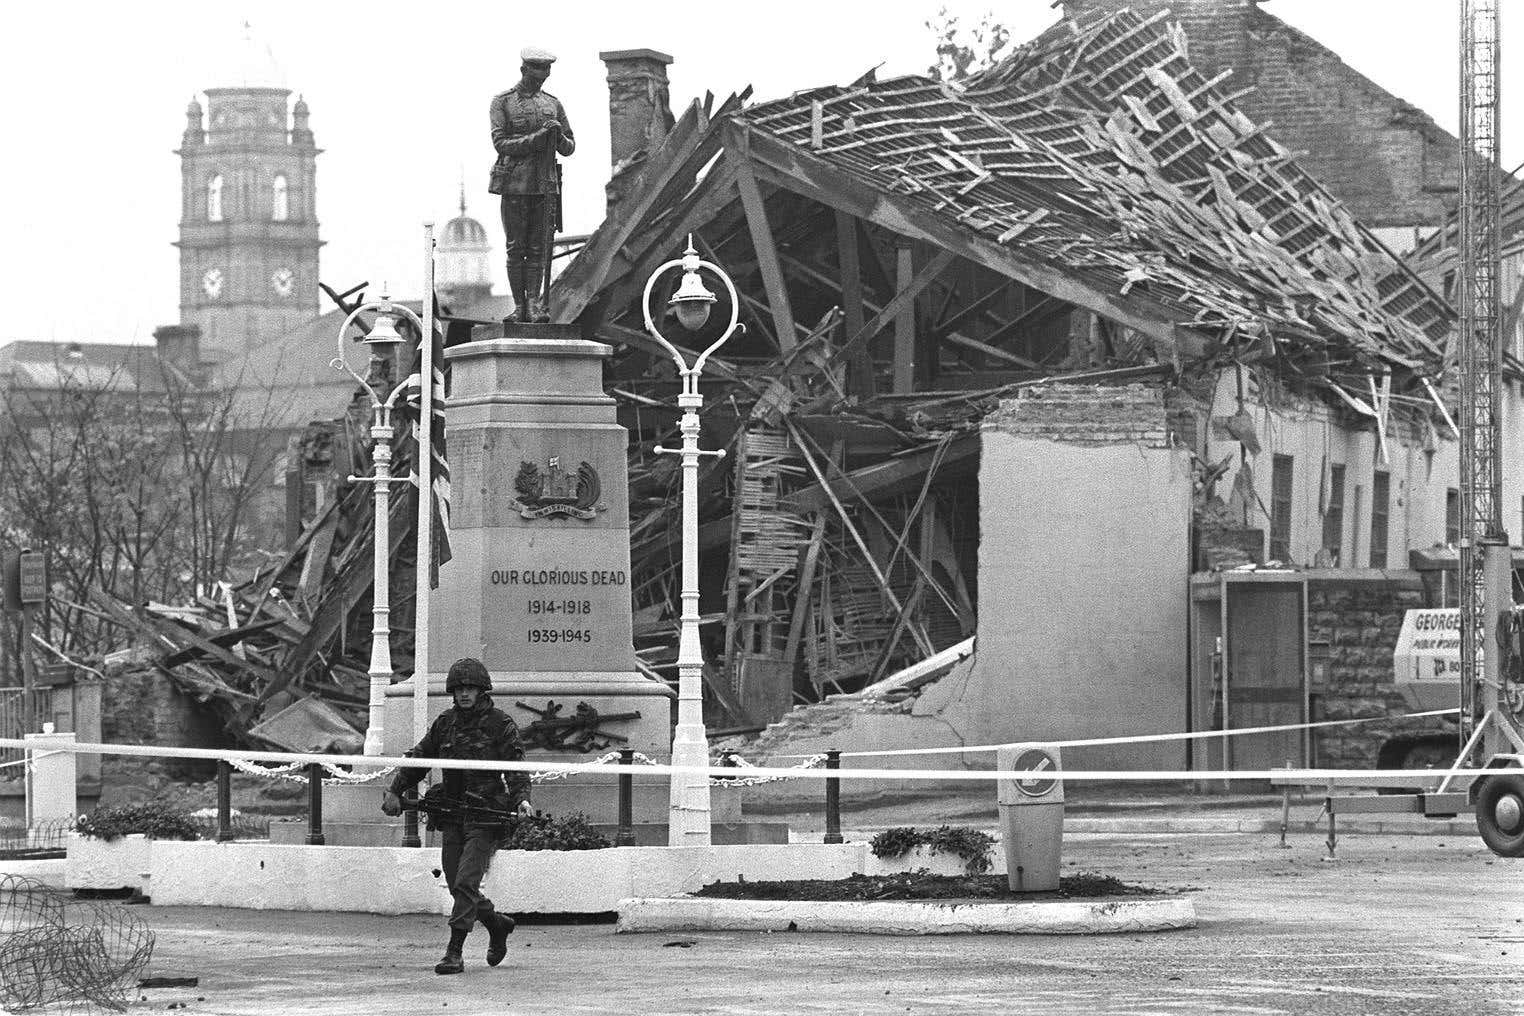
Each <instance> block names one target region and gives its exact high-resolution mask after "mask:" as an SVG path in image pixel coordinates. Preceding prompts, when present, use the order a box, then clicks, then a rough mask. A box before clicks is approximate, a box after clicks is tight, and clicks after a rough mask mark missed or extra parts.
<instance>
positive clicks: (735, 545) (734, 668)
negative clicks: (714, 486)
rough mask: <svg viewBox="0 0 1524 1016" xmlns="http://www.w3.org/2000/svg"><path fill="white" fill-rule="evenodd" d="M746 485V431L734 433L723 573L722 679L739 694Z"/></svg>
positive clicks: (741, 430)
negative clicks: (738, 640)
mask: <svg viewBox="0 0 1524 1016" xmlns="http://www.w3.org/2000/svg"><path fill="white" fill-rule="evenodd" d="M745 484H746V428H745V427H742V428H741V429H740V430H738V431H737V432H736V447H735V487H734V488H733V489H734V490H735V497H734V498H733V499H732V501H731V510H730V561H729V564H728V566H727V570H726V572H725V666H724V669H723V671H722V672H721V675H720V676H721V679H722V680H723V681H725V682H727V683H728V684H729V685H730V686H731V688H733V689H735V691H736V692H737V694H739V693H740V692H741V659H740V658H741V650H740V647H739V646H737V645H736V629H737V626H738V622H737V619H736V607H737V606H738V605H739V604H740V596H741V589H740V586H741V499H742V491H743V489H744V487H745Z"/></svg>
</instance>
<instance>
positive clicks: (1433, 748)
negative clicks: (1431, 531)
mask: <svg viewBox="0 0 1524 1016" xmlns="http://www.w3.org/2000/svg"><path fill="white" fill-rule="evenodd" d="M1460 620H1461V619H1460V609H1459V608H1457V607H1448V608H1430V609H1425V610H1410V611H1408V612H1407V614H1406V615H1405V616H1404V618H1403V622H1402V631H1401V633H1400V634H1399V635H1398V636H1397V645H1396V648H1395V649H1394V650H1393V651H1392V665H1393V672H1394V674H1393V676H1394V680H1395V682H1396V685H1397V689H1398V691H1400V692H1401V693H1402V696H1403V699H1404V700H1405V701H1406V702H1407V704H1408V707H1409V708H1410V709H1412V710H1413V711H1415V712H1425V711H1429V710H1435V709H1450V708H1455V707H1456V706H1458V705H1459V704H1460V675H1461V661H1460ZM1502 621H1503V633H1502V635H1501V636H1500V637H1499V638H1491V639H1488V640H1487V641H1486V647H1485V649H1484V650H1483V652H1488V651H1498V650H1499V648H1500V647H1501V649H1502V651H1503V654H1504V655H1503V659H1502V666H1501V671H1502V676H1501V687H1498V688H1497V689H1496V691H1497V695H1496V697H1495V699H1496V706H1495V715H1494V714H1489V718H1491V719H1492V720H1493V722H1494V723H1496V724H1497V725H1498V727H1499V729H1501V730H1503V731H1504V732H1505V733H1506V734H1507V737H1508V739H1509V740H1510V741H1511V742H1512V744H1513V748H1514V751H1515V752H1518V753H1519V754H1515V755H1511V756H1509V755H1502V754H1500V755H1497V756H1495V757H1494V758H1493V759H1492V760H1491V761H1490V762H1488V763H1484V764H1485V766H1486V767H1487V768H1493V767H1498V768H1500V769H1503V770H1504V771H1503V772H1501V773H1499V775H1497V776H1490V775H1489V776H1484V777H1478V778H1476V779H1475V780H1474V781H1470V780H1463V779H1457V780H1455V781H1451V780H1449V779H1446V780H1445V781H1444V782H1443V783H1441V784H1440V785H1439V786H1438V787H1437V788H1435V790H1436V792H1434V793H1428V794H1426V793H1420V794H1418V795H1416V798H1415V802H1416V807H1415V808H1414V810H1417V811H1422V812H1423V813H1425V814H1442V813H1443V812H1444V811H1445V810H1446V809H1447V805H1446V804H1444V803H1443V802H1444V800H1445V799H1449V800H1451V801H1454V802H1457V803H1459V802H1460V801H1464V803H1465V804H1468V805H1470V806H1471V807H1472V808H1474V810H1475V811H1476V820H1477V829H1478V831H1479V832H1480V833H1481V836H1482V840H1483V841H1484V842H1485V843H1486V844H1487V846H1488V847H1490V848H1491V849H1492V851H1493V852H1494V853H1496V854H1499V855H1501V856H1503V857H1524V774H1521V773H1520V772H1519V771H1518V765H1519V762H1518V759H1519V758H1520V756H1521V755H1524V747H1521V744H1520V736H1519V731H1520V729H1521V725H1520V723H1519V718H1520V717H1521V716H1524V608H1519V607H1515V608H1514V609H1513V610H1511V611H1510V612H1508V613H1506V614H1505V615H1503V618H1502ZM1481 664H1482V660H1481V659H1480V658H1479V659H1478V660H1477V666H1478V670H1480V669H1481ZM1486 722H1487V720H1486V719H1484V720H1483V725H1485V723H1486ZM1478 733H1480V731H1478ZM1474 740H1475V738H1473V741H1474ZM1471 748H1472V743H1470V742H1468V743H1467V744H1466V745H1464V746H1462V745H1461V744H1460V739H1459V737H1458V733H1456V734H1449V735H1443V734H1436V735H1423V734H1420V735H1408V736H1399V737H1394V738H1392V739H1391V740H1390V741H1389V742H1388V743H1387V744H1386V745H1383V746H1382V752H1381V757H1380V759H1379V761H1378V767H1379V768H1382V769H1390V768H1424V767H1426V766H1430V765H1432V766H1433V767H1434V768H1436V769H1438V768H1445V769H1448V768H1450V767H1451V766H1453V765H1455V763H1456V759H1457V757H1458V756H1460V755H1462V754H1466V753H1469V752H1470V750H1471ZM1389 749H1390V750H1389ZM1463 787H1464V789H1465V791H1466V793H1465V794H1464V797H1462V795H1460V794H1458V793H1456V791H1459V790H1461V789H1462V788H1463ZM1447 789H1448V790H1450V793H1449V794H1446V793H1445V791H1446V790H1447ZM1346 810H1347V809H1346ZM1330 836H1331V834H1330Z"/></svg>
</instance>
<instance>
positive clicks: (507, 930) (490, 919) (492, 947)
mask: <svg viewBox="0 0 1524 1016" xmlns="http://www.w3.org/2000/svg"><path fill="white" fill-rule="evenodd" d="M481 922H482V926H483V927H485V928H486V929H487V936H488V937H487V966H489V967H495V966H497V965H498V964H499V963H501V962H503V957H504V956H507V955H508V936H509V935H511V934H513V918H511V917H509V916H508V915H507V914H499V913H497V912H495V911H494V912H493V913H490V914H483V915H482V917H481Z"/></svg>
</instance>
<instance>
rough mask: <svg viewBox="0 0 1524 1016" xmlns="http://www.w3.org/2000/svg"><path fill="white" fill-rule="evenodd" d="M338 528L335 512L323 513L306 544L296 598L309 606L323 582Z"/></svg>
mask: <svg viewBox="0 0 1524 1016" xmlns="http://www.w3.org/2000/svg"><path fill="white" fill-rule="evenodd" d="M329 500H330V501H333V500H336V499H335V498H330V499H329ZM338 528H339V515H338V513H337V512H330V513H328V514H326V515H324V516H323V524H322V525H321V526H319V527H318V529H317V531H316V532H315V533H313V535H312V539H311V540H310V541H309V542H308V544H307V558H306V560H305V561H303V562H302V577H301V578H300V579H298V580H297V583H296V598H297V599H298V600H300V601H301V602H302V603H304V604H306V605H308V606H309V607H310V606H311V605H312V604H313V603H314V602H316V600H317V599H318V590H319V587H320V586H322V584H323V574H324V572H325V571H326V570H327V568H328V557H329V554H330V552H331V551H332V550H333V538H334V534H335V533H336V532H337V531H338Z"/></svg>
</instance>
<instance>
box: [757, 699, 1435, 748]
mask: <svg viewBox="0 0 1524 1016" xmlns="http://www.w3.org/2000/svg"><path fill="white" fill-rule="evenodd" d="M1459 712H1460V710H1459V709H1430V710H1429V711H1428V712H1423V713H1402V714H1401V715H1399V716H1361V717H1357V718H1355V719H1352V720H1319V721H1318V722H1316V723H1284V724H1280V725H1278V726H1274V727H1234V728H1230V729H1228V730H1192V731H1185V732H1176V733H1170V734H1130V735H1128V736H1125V737H1087V738H1078V739H1072V740H1068V741H1045V740H1043V739H1042V738H1031V739H1028V740H1026V741H1009V742H1007V743H1005V744H971V745H965V746H963V747H956V746H952V747H943V748H885V749H882V750H879V751H844V752H842V753H841V757H842V758H871V757H876V756H883V755H966V754H971V753H973V752H981V751H999V750H1000V749H1001V748H1014V747H1016V746H1017V745H1023V744H1046V745H1050V746H1051V747H1054V748H1086V747H1093V746H1095V745H1101V744H1141V743H1144V742H1148V741H1195V740H1205V739H1207V738H1222V737H1240V736H1242V735H1244V734H1270V733H1277V732H1281V731H1287V730H1312V729H1313V728H1315V727H1347V726H1353V725H1355V724H1359V723H1379V722H1385V721H1394V720H1417V719H1423V718H1424V717H1428V716H1448V715H1450V714H1452V713H1459ZM775 757H777V758H804V757H805V756H803V755H778V756H775Z"/></svg>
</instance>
